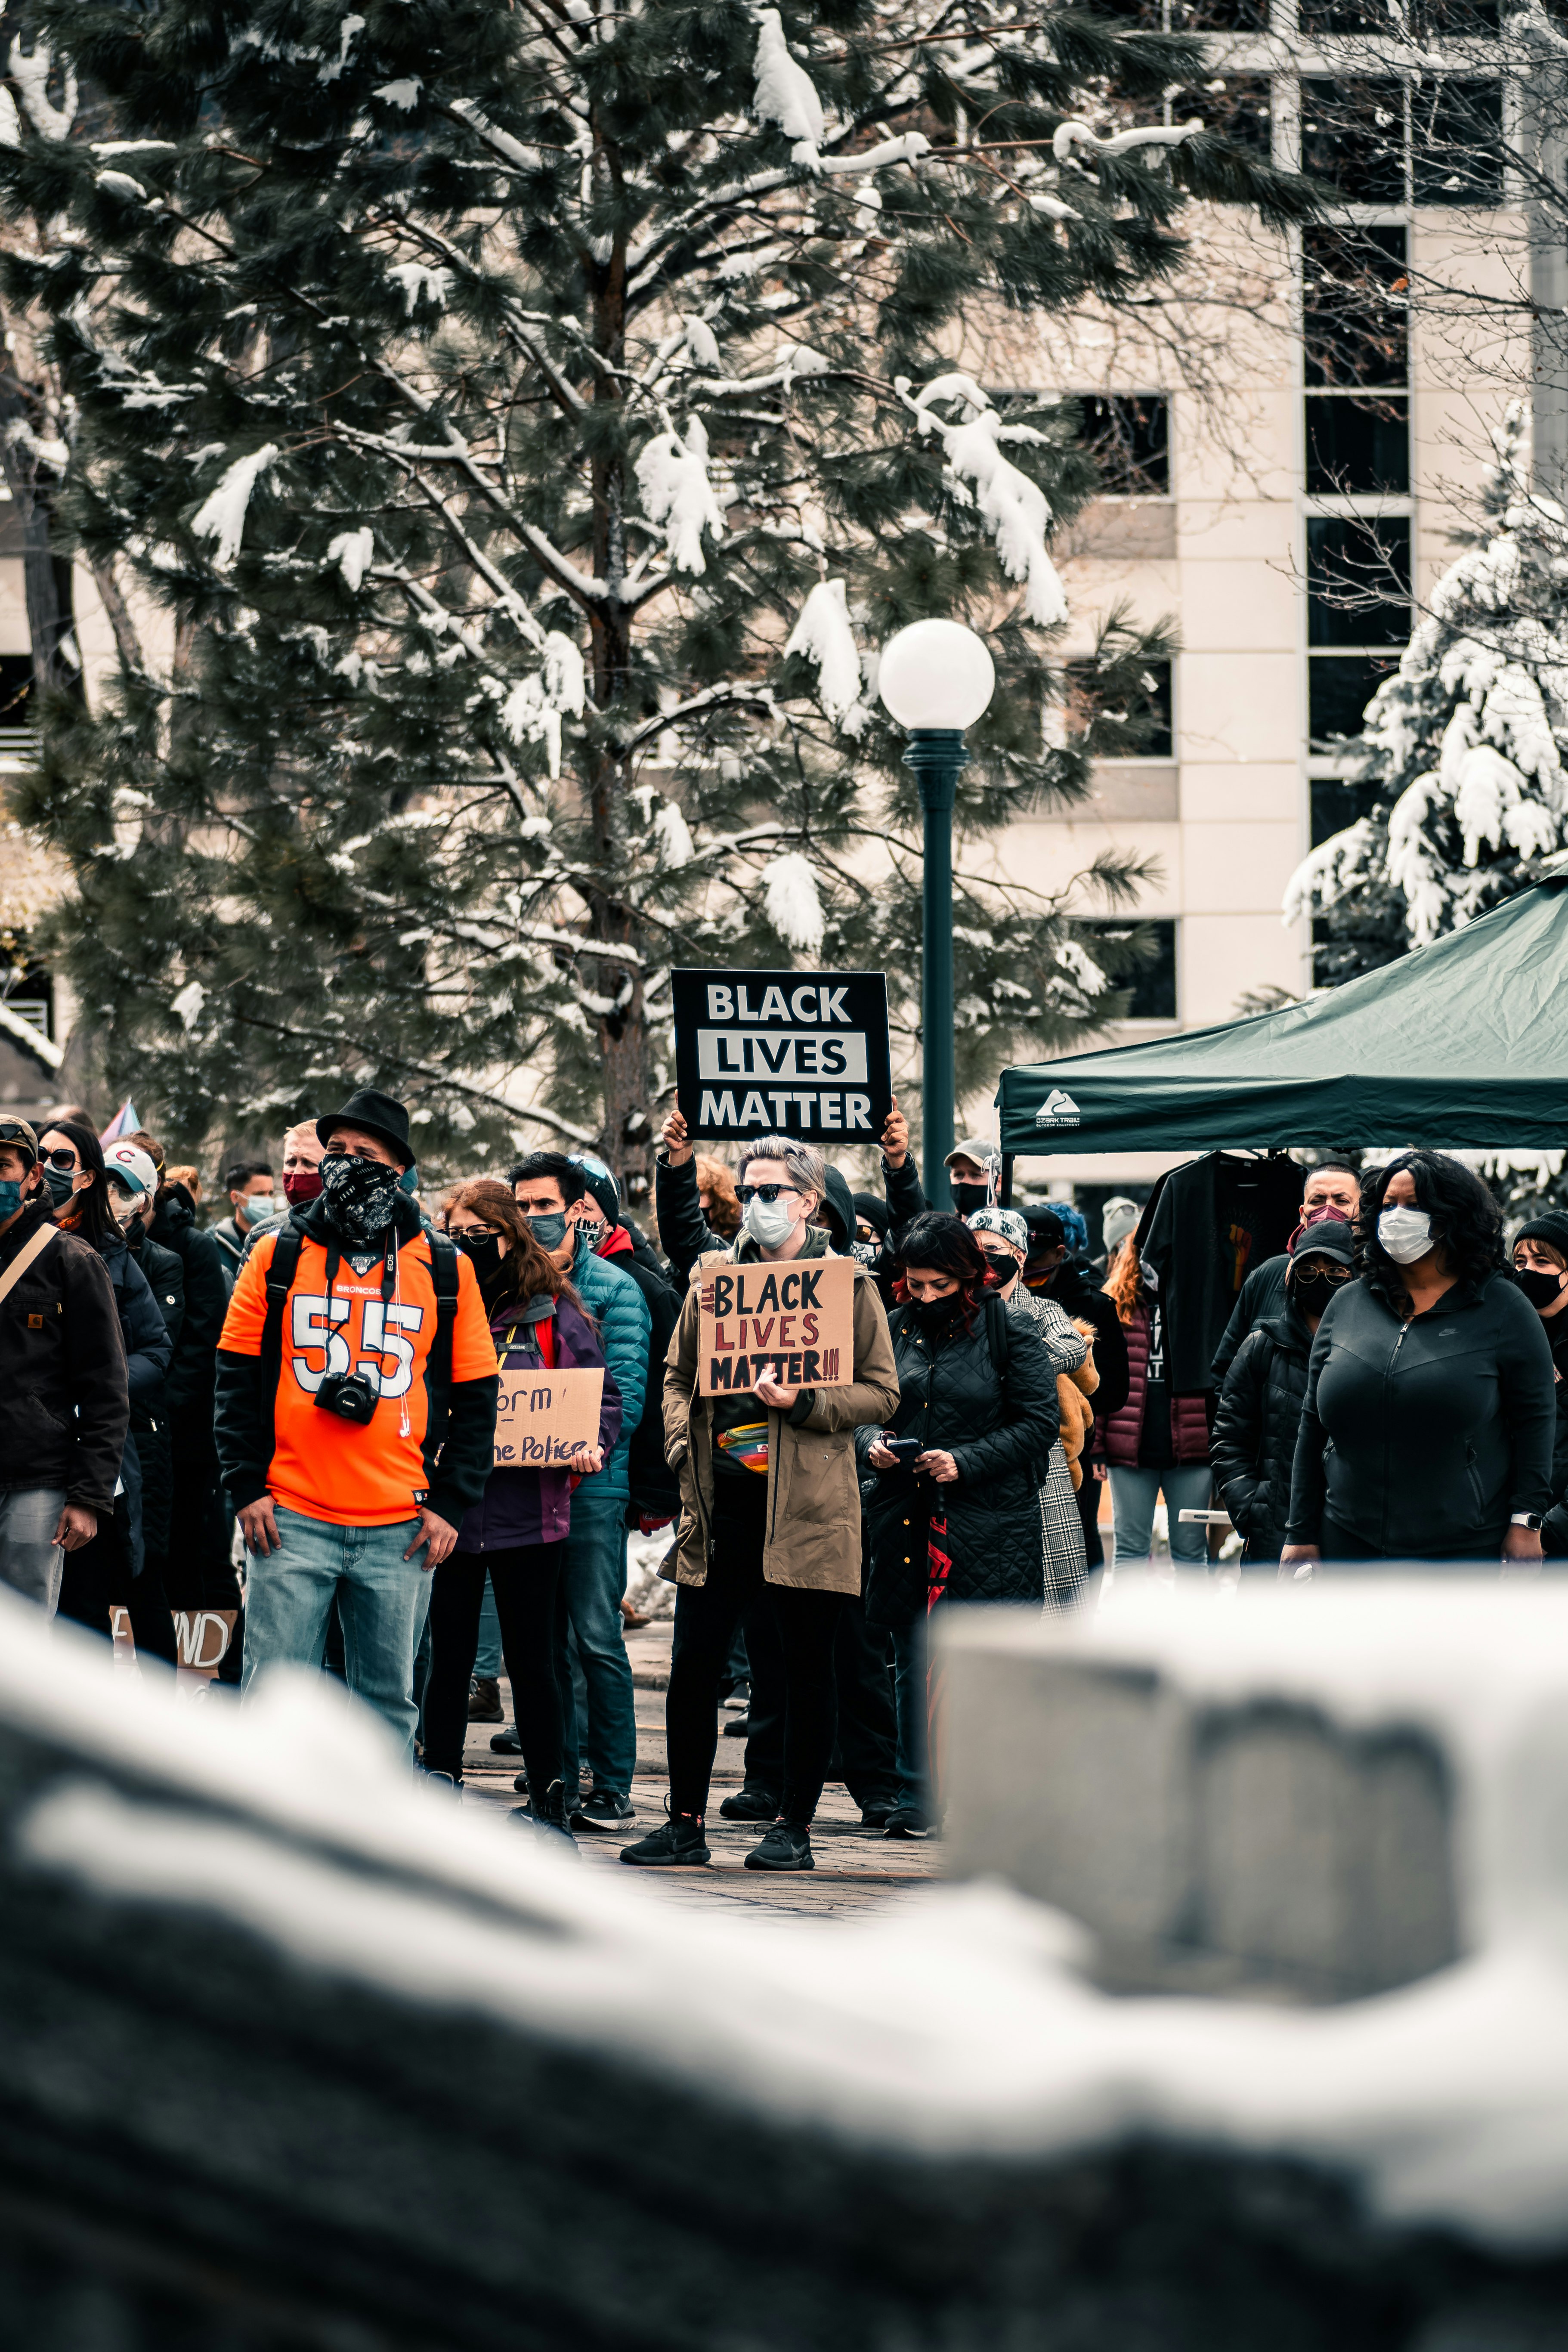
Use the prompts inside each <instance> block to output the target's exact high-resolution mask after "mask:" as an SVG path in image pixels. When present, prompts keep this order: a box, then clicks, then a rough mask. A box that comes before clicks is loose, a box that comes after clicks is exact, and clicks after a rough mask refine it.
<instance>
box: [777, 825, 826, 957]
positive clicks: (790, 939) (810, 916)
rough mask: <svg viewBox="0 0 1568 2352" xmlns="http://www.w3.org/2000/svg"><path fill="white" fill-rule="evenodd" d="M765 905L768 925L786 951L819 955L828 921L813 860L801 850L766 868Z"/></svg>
mask: <svg viewBox="0 0 1568 2352" xmlns="http://www.w3.org/2000/svg"><path fill="white" fill-rule="evenodd" d="M763 907H764V908H765V909H766V911H767V918H768V920H769V922H770V923H771V924H772V925H773V929H774V930H775V931H776V932H777V933H778V935H779V937H780V939H781V940H784V943H785V945H786V946H787V947H792V948H795V949H796V950H798V952H799V953H800V954H802V955H806V956H815V955H817V954H820V952H821V949H822V938H823V933H824V932H825V931H826V929H827V919H826V916H825V915H824V913H823V911H822V900H821V898H819V897H818V895H817V888H816V875H815V874H814V873H813V872H812V869H811V863H810V860H809V859H807V858H805V857H803V856H801V854H800V852H799V850H798V849H792V850H789V851H786V853H785V854H784V856H782V857H772V858H770V859H769V860H768V863H767V864H766V865H765V866H763Z"/></svg>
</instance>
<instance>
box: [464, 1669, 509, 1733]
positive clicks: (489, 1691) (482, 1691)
mask: <svg viewBox="0 0 1568 2352" xmlns="http://www.w3.org/2000/svg"><path fill="white" fill-rule="evenodd" d="M468 1721H469V1722H470V1723H504V1722H505V1721H506V1709H505V1707H503V1706H502V1705H501V1703H500V1683H499V1682H497V1681H496V1679H495V1677H494V1675H475V1676H474V1678H473V1681H472V1682H471V1683H470V1684H469V1685H468Z"/></svg>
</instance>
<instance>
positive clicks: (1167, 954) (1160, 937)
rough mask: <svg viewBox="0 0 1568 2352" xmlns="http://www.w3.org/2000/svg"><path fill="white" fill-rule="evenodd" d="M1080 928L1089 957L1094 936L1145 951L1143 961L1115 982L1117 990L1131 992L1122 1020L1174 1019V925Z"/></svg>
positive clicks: (1094, 924)
mask: <svg viewBox="0 0 1568 2352" xmlns="http://www.w3.org/2000/svg"><path fill="white" fill-rule="evenodd" d="M1080 929H1082V930H1083V931H1084V932H1085V933H1086V934H1088V935H1089V939H1090V949H1089V952H1090V953H1091V954H1092V953H1093V946H1092V940H1093V939H1094V938H1095V937H1100V938H1101V939H1105V940H1114V941H1115V942H1116V943H1117V944H1118V945H1125V944H1126V942H1128V941H1129V940H1136V941H1138V942H1139V943H1141V945H1142V948H1143V949H1144V950H1145V953H1144V957H1143V959H1142V961H1140V962H1139V963H1138V964H1136V965H1135V966H1134V967H1133V969H1132V970H1131V971H1125V972H1123V973H1122V974H1121V976H1120V977H1119V978H1118V980H1117V983H1116V984H1117V986H1118V987H1119V988H1127V989H1129V990H1130V991H1131V995H1130V997H1129V1000H1128V1005H1127V1010H1126V1012H1125V1013H1123V1014H1122V1016H1121V1017H1122V1019H1123V1020H1124V1021H1173V1020H1174V1019H1175V1018H1176V926H1175V924H1174V923H1172V922H1154V923H1142V922H1141V923H1084V924H1082V925H1081V926H1080ZM1118 961H1120V959H1118Z"/></svg>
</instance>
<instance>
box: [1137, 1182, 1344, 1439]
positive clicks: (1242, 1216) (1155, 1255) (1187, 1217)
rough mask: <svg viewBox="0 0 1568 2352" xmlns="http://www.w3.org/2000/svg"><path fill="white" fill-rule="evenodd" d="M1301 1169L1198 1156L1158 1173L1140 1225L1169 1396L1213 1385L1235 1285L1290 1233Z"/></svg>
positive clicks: (1293, 1227)
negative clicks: (1161, 1325)
mask: <svg viewBox="0 0 1568 2352" xmlns="http://www.w3.org/2000/svg"><path fill="white" fill-rule="evenodd" d="M1306 1181H1307V1172H1306V1170H1305V1169H1303V1168H1300V1167H1298V1166H1297V1164H1296V1162H1295V1161H1294V1160H1287V1159H1284V1158H1279V1159H1269V1160H1244V1159H1238V1158H1236V1157H1233V1156H1232V1155H1231V1154H1229V1153H1227V1152H1223V1151H1210V1152H1206V1153H1205V1155H1204V1157H1203V1158H1202V1159H1201V1160H1189V1161H1188V1162H1187V1164H1186V1165H1185V1167H1183V1168H1173V1170H1172V1171H1171V1172H1170V1174H1169V1175H1167V1176H1163V1177H1162V1178H1161V1179H1160V1181H1159V1183H1158V1184H1157V1185H1156V1186H1155V1188H1154V1191H1153V1192H1152V1194H1151V1196H1150V1199H1149V1202H1148V1203H1147V1205H1146V1207H1145V1208H1144V1211H1143V1215H1142V1220H1141V1221H1140V1223H1139V1227H1138V1255H1139V1256H1140V1257H1141V1258H1142V1262H1143V1264H1144V1265H1146V1266H1149V1267H1151V1268H1152V1271H1153V1273H1154V1274H1155V1276H1157V1277H1158V1281H1159V1286H1160V1304H1161V1307H1163V1311H1164V1317H1165V1327H1166V1328H1165V1350H1166V1366H1165V1370H1166V1378H1167V1380H1168V1381H1169V1384H1170V1388H1171V1390H1172V1392H1173V1393H1174V1394H1176V1395H1180V1396H1192V1395H1196V1394H1197V1393H1199V1392H1200V1391H1203V1390H1205V1389H1208V1388H1212V1387H1213V1385H1214V1370H1213V1366H1214V1358H1215V1349H1217V1348H1218V1346H1219V1343H1220V1341H1221V1339H1223V1338H1224V1336H1225V1328H1226V1324H1227V1323H1228V1322H1229V1320H1230V1318H1231V1314H1232V1312H1233V1310H1234V1308H1235V1306H1236V1302H1237V1295H1238V1293H1239V1292H1240V1289H1241V1286H1242V1284H1243V1283H1244V1282H1245V1281H1246V1279H1247V1276H1248V1274H1249V1273H1250V1272H1251V1271H1252V1269H1253V1267H1254V1266H1258V1265H1262V1263H1263V1261H1264V1259H1265V1258H1269V1257H1276V1256H1278V1255H1279V1253H1280V1252H1281V1251H1282V1250H1283V1249H1284V1247H1285V1244H1286V1243H1287V1242H1288V1241H1289V1238H1290V1235H1291V1234H1293V1233H1294V1231H1295V1230H1296V1227H1297V1225H1298V1224H1299V1223H1300V1216H1301V1194H1302V1192H1303V1190H1304V1189H1305V1186H1306Z"/></svg>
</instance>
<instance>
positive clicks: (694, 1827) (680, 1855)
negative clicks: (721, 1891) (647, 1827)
mask: <svg viewBox="0 0 1568 2352" xmlns="http://www.w3.org/2000/svg"><path fill="white" fill-rule="evenodd" d="M711 1859H712V1857H711V1856H710V1853H709V1851H708V1839H707V1836H706V1833H705V1832H704V1830H703V1826H702V1822H701V1820H700V1817H699V1816H697V1815H696V1814H692V1813H674V1814H672V1815H671V1816H670V1818H669V1820H668V1822H662V1823H661V1824H660V1826H659V1827H658V1829H657V1830H651V1831H650V1832H648V1834H647V1837H645V1838H638V1840H637V1843H636V1845H624V1846H622V1848H621V1860H622V1861H623V1862H629V1863H633V1864H637V1867H638V1868H640V1869H643V1870H658V1869H665V1870H668V1869H669V1868H671V1867H672V1866H674V1867H677V1868H679V1866H680V1865H681V1864H684V1863H694V1862H709V1861H710V1860H711Z"/></svg>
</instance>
